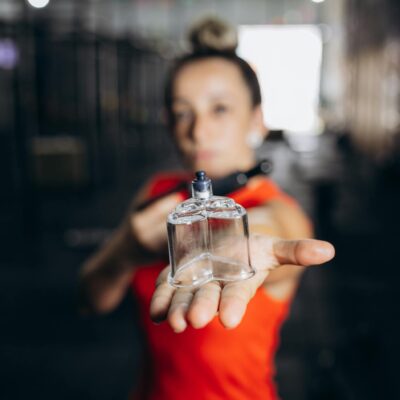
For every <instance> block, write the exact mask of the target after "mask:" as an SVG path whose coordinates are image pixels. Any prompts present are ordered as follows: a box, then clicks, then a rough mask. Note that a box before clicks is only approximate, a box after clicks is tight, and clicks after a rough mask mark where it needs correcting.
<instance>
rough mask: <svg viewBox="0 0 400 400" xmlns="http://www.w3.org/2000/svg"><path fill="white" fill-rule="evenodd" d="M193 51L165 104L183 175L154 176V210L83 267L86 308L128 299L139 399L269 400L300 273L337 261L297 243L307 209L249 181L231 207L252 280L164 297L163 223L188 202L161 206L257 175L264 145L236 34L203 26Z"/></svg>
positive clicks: (329, 252)
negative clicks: (240, 213)
mask: <svg viewBox="0 0 400 400" xmlns="http://www.w3.org/2000/svg"><path fill="white" fill-rule="evenodd" d="M191 41H192V44H193V50H192V52H191V53H189V54H187V55H184V56H183V57H182V58H180V59H178V60H177V62H176V64H175V65H174V67H173V69H172V70H171V74H170V77H169V80H168V83H167V86H166V93H165V108H166V115H167V120H168V126H169V128H170V131H171V133H172V134H173V138H174V140H175V142H176V144H177V146H178V149H179V151H180V153H181V155H182V158H183V161H184V163H185V166H186V167H187V173H167V174H161V175H158V176H156V177H155V178H154V179H152V180H151V181H150V182H149V184H148V185H146V187H145V188H144V189H143V190H142V191H141V193H140V194H139V196H138V197H137V199H136V203H135V204H138V203H140V202H143V201H145V200H148V199H151V198H155V197H156V198H157V200H156V201H155V202H153V203H152V204H151V205H149V206H148V207H147V208H145V209H144V210H141V211H137V209H136V211H133V212H131V213H129V214H128V216H127V218H126V219H125V220H124V221H123V223H122V224H121V226H120V228H119V229H117V231H116V232H115V234H114V235H113V237H112V239H111V240H110V241H109V242H108V243H107V244H106V245H105V246H104V247H103V248H102V249H101V250H100V251H99V252H98V253H97V254H95V255H94V256H93V257H92V258H91V259H90V260H89V261H88V262H87V263H86V265H85V266H84V268H83V270H82V291H83V294H84V295H85V296H84V300H86V303H85V304H86V307H87V308H91V309H93V310H95V311H98V312H107V311H110V310H112V309H114V308H115V307H116V306H117V305H118V304H119V302H120V301H121V299H122V297H123V296H124V294H125V293H126V291H127V290H128V288H129V287H131V288H132V289H133V292H134V295H135V296H136V298H137V300H138V302H139V305H140V310H141V318H142V325H143V328H144V330H145V331H146V337H147V339H148V350H149V358H148V361H149V363H148V364H149V365H148V369H147V370H146V371H145V373H144V374H143V375H144V376H143V378H144V379H143V380H142V385H141V387H140V390H139V392H138V393H137V394H136V397H135V398H140V399H174V400H177V399H187V398H191V399H202V400H204V399H207V400H211V399H230V400H233V399H253V400H254V399H274V398H276V391H275V388H274V385H273V374H274V368H273V360H274V354H275V351H276V347H277V340H278V335H279V329H280V326H281V324H282V322H283V321H284V319H285V317H286V315H287V313H288V309H289V305H290V300H291V298H292V296H293V293H294V291H295V289H296V286H297V282H298V279H299V276H300V274H301V272H302V270H303V267H304V266H306V265H312V264H320V263H322V262H325V261H328V260H329V259H331V258H332V257H333V254H334V250H333V247H332V246H331V245H330V244H329V243H326V242H321V241H313V240H301V239H305V238H310V237H311V236H312V228H311V225H310V223H309V222H308V220H307V218H306V217H305V215H304V214H303V212H302V211H301V209H300V208H299V207H298V206H297V204H296V203H295V201H294V200H292V199H291V198H289V197H288V196H287V195H285V194H284V193H283V192H281V191H280V190H279V188H277V186H276V185H275V184H273V182H271V181H270V180H269V179H266V178H264V177H262V178H260V177H254V178H252V179H250V181H249V183H248V184H247V186H246V187H245V188H243V189H239V190H237V191H235V192H234V193H231V194H230V196H231V197H232V198H233V199H235V200H236V201H237V202H239V203H241V204H242V205H243V206H245V207H246V208H248V215H249V225H250V231H251V233H252V236H251V257H252V263H253V265H254V267H255V268H256V270H258V272H257V273H256V275H255V276H254V277H253V278H251V279H249V280H246V281H242V282H236V283H229V284H226V285H221V284H219V283H216V282H211V283H208V284H206V285H204V286H202V287H200V288H197V289H178V290H176V289H174V288H172V287H171V286H169V284H168V283H167V281H166V276H167V273H168V268H165V266H166V265H167V260H168V258H167V256H166V228H165V221H166V217H167V214H168V213H169V212H170V211H171V210H172V209H173V208H174V207H175V206H176V205H177V204H178V203H179V202H180V201H182V200H183V199H184V198H187V196H188V193H186V192H185V191H179V192H177V193H173V194H169V195H166V196H162V195H163V194H164V193H168V192H169V191H170V190H171V189H173V188H174V187H176V186H177V185H178V184H179V183H181V182H183V181H187V180H188V179H190V178H191V176H192V174H193V172H194V171H197V170H205V171H206V172H207V174H208V175H209V176H210V177H211V178H214V179H216V178H222V177H224V176H226V175H229V174H230V173H232V172H234V171H238V170H239V171H245V170H248V169H250V168H251V167H252V166H254V164H255V157H254V144H255V143H257V142H258V143H259V142H260V141H262V139H263V138H264V136H265V135H266V129H265V127H264V125H263V116H262V111H261V95H260V88H259V84H258V81H257V78H256V75H255V73H254V72H253V70H252V69H251V68H250V66H249V65H248V64H247V63H246V62H245V61H244V60H242V59H241V58H239V57H238V56H237V55H236V54H235V47H236V35H235V32H233V31H232V30H230V29H229V27H227V26H225V25H224V24H223V23H221V22H219V21H217V20H208V21H205V22H203V23H201V24H199V25H198V26H197V27H195V28H194V29H193V30H192V32H191ZM158 197H160V198H158ZM134 210H135V207H134ZM276 237H280V238H283V239H289V240H282V239H276ZM278 267H279V268H278ZM272 269H274V271H272ZM157 277H158V278H157ZM156 281H157V289H156V290H155V291H154V286H155V284H156ZM149 309H150V313H151V318H152V319H153V321H155V322H156V323H157V324H155V323H153V322H152V321H151V319H150V315H149ZM164 320H166V322H163V323H160V322H162V321H164ZM227 328H228V329H227ZM233 328H235V329H233Z"/></svg>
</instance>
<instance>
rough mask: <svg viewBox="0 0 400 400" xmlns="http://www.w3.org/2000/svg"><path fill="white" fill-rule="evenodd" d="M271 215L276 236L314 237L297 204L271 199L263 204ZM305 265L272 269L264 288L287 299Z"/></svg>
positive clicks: (288, 237)
mask: <svg viewBox="0 0 400 400" xmlns="http://www.w3.org/2000/svg"><path fill="white" fill-rule="evenodd" d="M263 208H264V209H265V212H266V213H268V215H270V218H271V221H272V224H273V226H275V229H274V232H272V233H275V235H276V236H279V237H281V238H283V239H289V240H292V239H306V238H312V237H313V227H312V223H311V221H310V219H309V218H308V217H307V215H306V214H305V212H304V211H303V210H302V209H301V208H300V207H299V206H297V205H296V204H291V203H289V202H285V201H282V200H274V201H270V202H268V203H267V204H265V206H263ZM303 270H304V268H303V267H298V266H289V265H287V266H286V265H284V266H281V267H280V268H278V269H277V270H274V271H272V272H271V273H270V274H269V276H268V278H267V280H266V281H265V282H264V289H265V290H266V291H267V293H268V294H269V295H270V296H272V297H273V298H275V299H278V300H285V299H288V298H290V297H292V296H293V294H294V292H295V290H296V288H297V285H298V281H299V278H300V276H301V274H302V272H303Z"/></svg>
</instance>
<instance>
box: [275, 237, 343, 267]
mask: <svg viewBox="0 0 400 400" xmlns="http://www.w3.org/2000/svg"><path fill="white" fill-rule="evenodd" d="M273 252H274V255H275V257H276V259H277V260H278V262H279V264H295V265H302V266H309V265H317V264H322V263H324V262H327V261H329V260H331V259H332V258H333V257H334V256H335V248H334V247H333V246H332V245H331V244H330V243H329V242H325V241H322V240H312V239H306V240H280V239H274V244H273Z"/></svg>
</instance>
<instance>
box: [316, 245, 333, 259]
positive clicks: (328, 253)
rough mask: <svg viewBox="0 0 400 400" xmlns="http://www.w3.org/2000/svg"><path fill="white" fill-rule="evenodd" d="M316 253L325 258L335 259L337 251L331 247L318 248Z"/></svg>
mask: <svg viewBox="0 0 400 400" xmlns="http://www.w3.org/2000/svg"><path fill="white" fill-rule="evenodd" d="M315 252H316V253H317V254H321V255H322V256H325V257H333V256H334V254H335V250H334V248H333V247H331V246H318V247H316V248H315Z"/></svg>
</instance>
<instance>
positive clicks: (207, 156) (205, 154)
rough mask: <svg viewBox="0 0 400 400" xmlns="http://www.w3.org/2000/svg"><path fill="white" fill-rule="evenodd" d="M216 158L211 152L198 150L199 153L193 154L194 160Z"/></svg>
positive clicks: (213, 152)
mask: <svg viewBox="0 0 400 400" xmlns="http://www.w3.org/2000/svg"><path fill="white" fill-rule="evenodd" d="M215 156H216V153H215V151H211V150H200V151H196V153H195V158H196V160H202V161H203V160H211V159H212V158H214V157H215Z"/></svg>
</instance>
